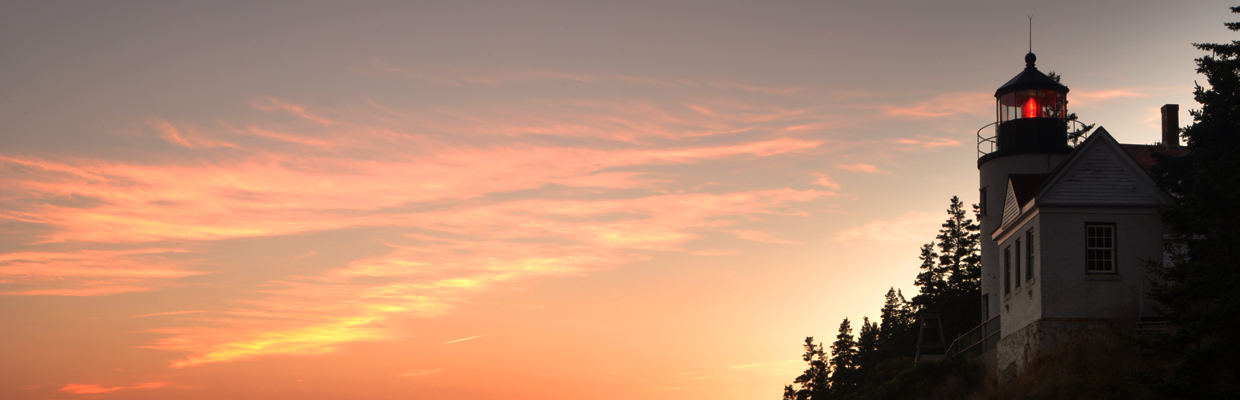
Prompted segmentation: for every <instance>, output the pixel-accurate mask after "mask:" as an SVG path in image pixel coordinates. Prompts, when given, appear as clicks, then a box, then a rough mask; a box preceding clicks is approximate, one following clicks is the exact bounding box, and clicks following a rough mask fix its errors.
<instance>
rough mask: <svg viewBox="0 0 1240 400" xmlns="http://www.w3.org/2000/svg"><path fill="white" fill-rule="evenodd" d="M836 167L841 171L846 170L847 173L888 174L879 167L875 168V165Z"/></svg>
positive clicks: (863, 164)
mask: <svg viewBox="0 0 1240 400" xmlns="http://www.w3.org/2000/svg"><path fill="white" fill-rule="evenodd" d="M835 167H836V168H839V169H842V170H845V171H851V172H861V173H866V174H885V173H887V172H886V171H883V170H881V169H879V168H878V167H875V166H874V165H872V164H866V163H855V164H838V165H836V166H835Z"/></svg>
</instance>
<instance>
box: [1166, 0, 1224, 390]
mask: <svg viewBox="0 0 1240 400" xmlns="http://www.w3.org/2000/svg"><path fill="white" fill-rule="evenodd" d="M1231 11H1232V12H1233V13H1240V7H1232V8H1231ZM1225 25H1226V26H1227V28H1228V29H1230V30H1232V31H1238V30H1240V22H1229V23H1226V24H1225ZM1195 46H1196V47H1197V48H1198V49H1201V50H1205V51H1208V52H1210V54H1209V55H1206V56H1202V57H1201V58H1198V59H1197V60H1196V61H1197V72H1198V73H1201V74H1203V75H1205V76H1206V80H1207V82H1208V84H1209V88H1205V87H1202V86H1197V88H1196V90H1195V91H1194V92H1193V95H1194V97H1195V98H1196V100H1197V102H1199V103H1201V109H1200V110H1192V111H1190V112H1189V113H1190V114H1192V116H1193V121H1194V123H1193V124H1192V125H1189V126H1188V127H1187V128H1185V129H1184V131H1183V136H1184V138H1185V139H1186V140H1187V142H1188V148H1189V152H1188V153H1187V154H1178V155H1177V154H1157V152H1156V154H1155V155H1156V156H1157V157H1158V165H1157V166H1156V167H1155V169H1154V175H1155V177H1156V180H1157V181H1158V183H1159V186H1161V187H1162V188H1163V190H1166V191H1167V193H1170V194H1171V195H1172V196H1171V197H1172V199H1173V202H1172V204H1171V205H1169V206H1167V207H1164V208H1163V209H1162V210H1161V214H1162V220H1163V224H1165V225H1166V227H1167V228H1169V230H1170V231H1171V233H1172V234H1171V239H1170V240H1168V241H1167V242H1166V243H1165V251H1166V252H1167V253H1168V254H1169V255H1170V257H1168V258H1169V259H1170V261H1171V262H1170V264H1171V265H1169V266H1168V265H1164V264H1163V262H1161V261H1162V260H1149V261H1148V262H1147V265H1148V266H1149V268H1150V269H1151V270H1152V272H1153V273H1154V275H1155V277H1156V278H1157V279H1155V280H1154V281H1153V283H1154V285H1153V288H1152V289H1153V290H1152V293H1151V297H1152V298H1153V299H1154V300H1157V301H1158V302H1159V303H1160V304H1161V305H1162V306H1163V307H1164V308H1165V309H1164V310H1163V314H1164V316H1165V317H1167V319H1168V321H1169V322H1170V323H1171V325H1172V327H1174V329H1172V330H1171V331H1170V332H1169V333H1168V334H1166V335H1162V336H1160V337H1159V338H1158V340H1157V341H1155V342H1154V343H1152V344H1150V345H1147V349H1149V350H1153V351H1154V352H1155V354H1157V355H1158V356H1159V357H1161V358H1163V359H1164V360H1165V359H1170V360H1172V362H1171V366H1170V367H1169V368H1167V369H1168V372H1167V373H1166V374H1163V375H1162V376H1152V377H1149V379H1148V381H1149V383H1150V384H1151V386H1152V387H1153V388H1154V389H1155V391H1156V393H1157V395H1158V396H1159V397H1160V398H1168V399H1236V398H1240V364H1238V363H1237V362H1236V360H1237V359H1240V261H1238V260H1240V211H1238V210H1237V209H1236V207H1237V205H1240V157H1238V156H1240V42H1237V41H1231V42H1228V43H1202V44H1196V45H1195Z"/></svg>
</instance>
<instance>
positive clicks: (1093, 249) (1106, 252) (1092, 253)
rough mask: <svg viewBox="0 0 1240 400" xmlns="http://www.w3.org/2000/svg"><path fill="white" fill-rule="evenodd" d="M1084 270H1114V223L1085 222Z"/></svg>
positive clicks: (1109, 271) (1106, 271)
mask: <svg viewBox="0 0 1240 400" xmlns="http://www.w3.org/2000/svg"><path fill="white" fill-rule="evenodd" d="M1085 272H1088V273H1114V272H1115V224H1099V223H1087V224H1085Z"/></svg>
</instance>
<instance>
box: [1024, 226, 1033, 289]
mask: <svg viewBox="0 0 1240 400" xmlns="http://www.w3.org/2000/svg"><path fill="white" fill-rule="evenodd" d="M1025 280H1033V229H1032V228H1030V229H1029V231H1028V232H1025Z"/></svg>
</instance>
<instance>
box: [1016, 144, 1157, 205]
mask: <svg viewBox="0 0 1240 400" xmlns="http://www.w3.org/2000/svg"><path fill="white" fill-rule="evenodd" d="M1137 150H1138V151H1139V150H1140V149H1139V148H1137ZM1152 159H1153V158H1152V156H1151V158H1150V160H1151V164H1150V165H1152ZM1148 168H1149V167H1148V166H1144V165H1142V164H1141V163H1138V162H1137V159H1136V158H1134V157H1133V156H1132V154H1130V152H1129V150H1127V149H1125V148H1124V147H1123V146H1121V145H1120V144H1119V142H1116V141H1115V138H1114V137H1111V134H1110V133H1109V132H1107V131H1106V129H1104V128H1098V130H1097V131H1095V132H1094V134H1093V135H1090V137H1089V138H1088V139H1086V140H1085V142H1083V143H1081V145H1080V146H1077V147H1076V148H1075V149H1073V151H1072V153H1071V154H1068V157H1067V158H1065V159H1064V160H1063V161H1062V162H1061V163H1060V164H1059V165H1057V166H1056V167H1055V169H1054V170H1052V171H1051V173H1050V176H1049V177H1047V179H1046V181H1045V182H1044V183H1043V184H1042V186H1041V187H1040V188H1039V189H1038V190H1037V192H1035V193H1034V195H1033V197H1034V199H1036V202H1037V203H1039V204H1056V205H1130V206H1135V205H1150V206H1154V205H1160V204H1166V203H1168V202H1170V201H1171V198H1170V197H1168V196H1167V194H1166V193H1163V191H1162V189H1160V188H1159V187H1158V185H1157V184H1156V183H1155V182H1154V180H1153V178H1151V177H1150V175H1149V173H1148Z"/></svg>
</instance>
